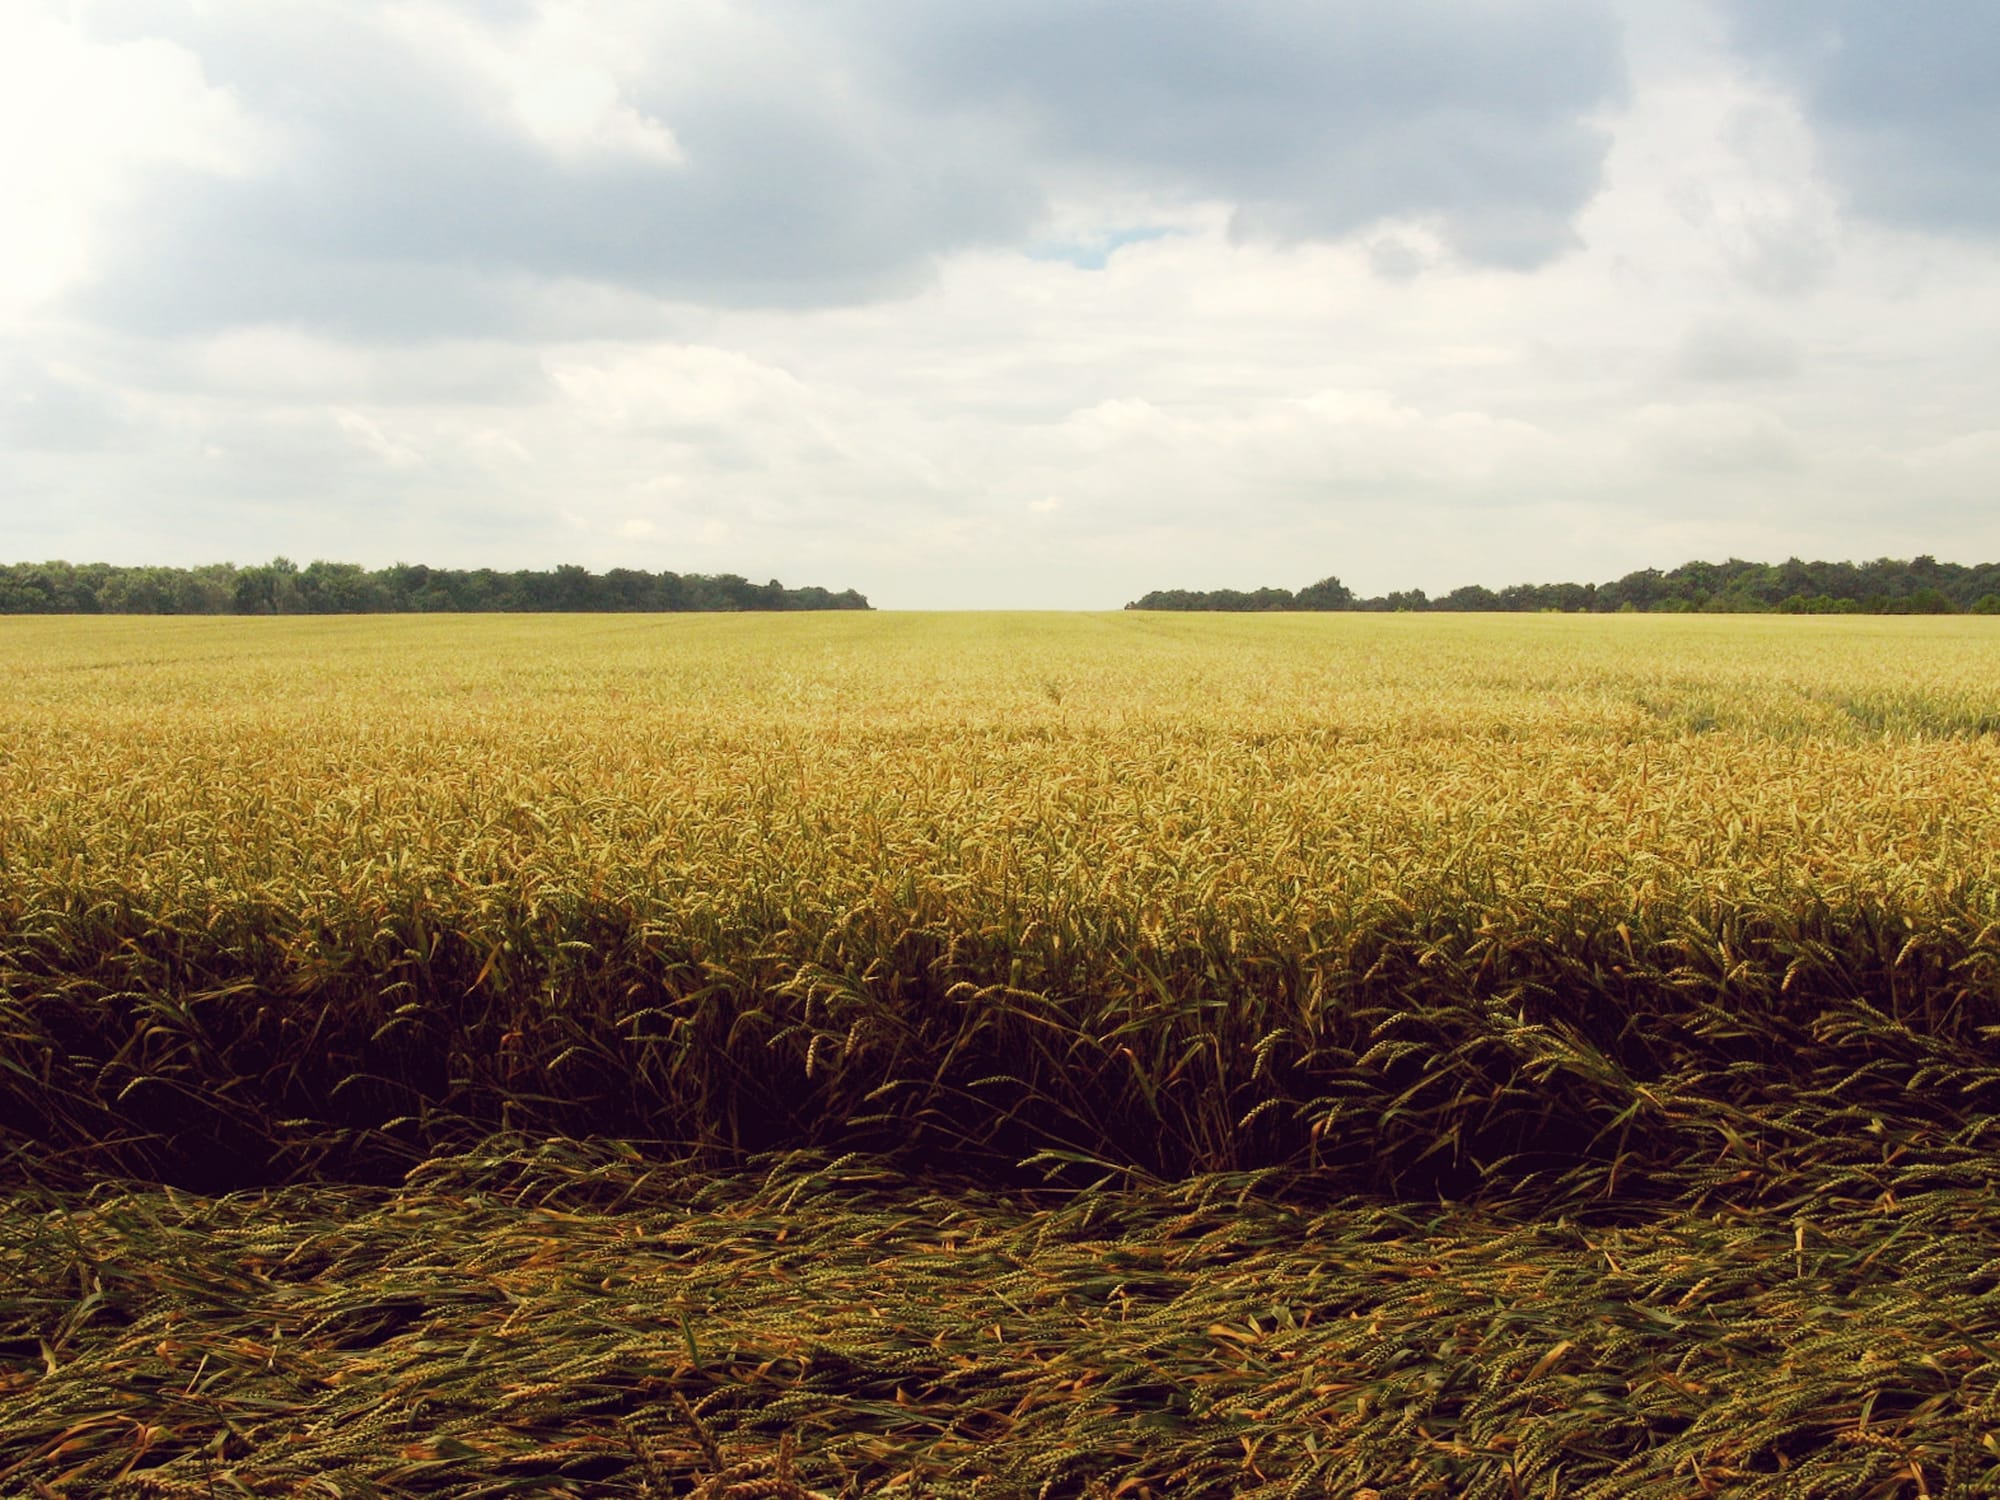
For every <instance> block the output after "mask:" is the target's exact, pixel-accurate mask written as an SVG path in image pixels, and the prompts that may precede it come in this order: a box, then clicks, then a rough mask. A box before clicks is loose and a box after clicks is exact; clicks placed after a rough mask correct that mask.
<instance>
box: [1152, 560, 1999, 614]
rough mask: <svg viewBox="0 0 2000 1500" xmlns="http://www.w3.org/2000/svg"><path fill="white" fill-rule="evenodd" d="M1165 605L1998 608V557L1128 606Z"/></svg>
mask: <svg viewBox="0 0 2000 1500" xmlns="http://www.w3.org/2000/svg"><path fill="white" fill-rule="evenodd" d="M1125 607H1126V608H1127V609H1162V610H1230V611H1242V610H1382V611H1386V610H1482V611H1485V610H1515V611H1534V610H1562V611H1565V612H1571V613H1583V612H1590V613H1596V614H1609V613H1616V612H1621V611H1633V610H1638V611H1646V612H1649V613H1654V614H1662V613H1687V612H1690V611H1702V612H1704V613H1708V614H1752V613H1780V614H1806V615H1834V614H1876V615H1912V614H1917V615H1925V614H1930V615H1947V614H1958V613H1961V612H1964V613H1969V614H1986V615H1991V614H2000V563H1979V564H1976V565H1973V566H1970V567H1967V566H1965V565H1962V564H1960V563H1941V562H1939V561H1938V560H1937V559H1936V558H1934V557H1930V556H1923V557H1914V558H1911V559H1910V560H1909V561H1907V562H1902V561H1899V560H1897V559H1895V558H1889V557H1883V558H1878V559H1876V560H1875V561H1874V562H1864V563H1851V562H1838V563H1832V562H1800V561H1799V560H1798V559H1797V558H1796V557H1794V558H1788V559H1787V560H1786V561H1784V562H1781V563H1754V562H1744V561H1743V560H1742V559H1741V558H1735V557H1732V558H1731V559H1729V561H1728V562H1721V563H1707V562H1691V563H1683V564H1681V566H1679V567H1678V568H1675V569H1674V570H1673V571H1672V572H1671V573H1662V572H1661V571H1660V570H1659V569H1657V568H1646V569H1643V570H1641V571H1640V572H1637V573H1627V574H1626V575H1625V576H1624V577H1623V578H1620V579H1618V580H1617V581H1615V582H1613V583H1516V584H1511V585H1509V586H1508V587H1506V588H1504V589H1500V590H1498V591H1497V592H1496V591H1495V590H1493V589H1489V588H1484V587H1482V586H1481V585H1479V584H1476V583H1472V584H1467V585H1465V586H1464V587H1463V588H1456V589H1453V590H1452V591H1451V592H1450V593H1448V594H1446V595H1444V596H1443V597H1441V598H1437V599H1432V598H1429V597H1427V596H1426V595H1425V593H1424V591H1423V590H1422V589H1406V590H1403V591H1401V592H1399V593H1393V594H1385V595H1383V596H1381V597H1380V598H1376V599H1359V598H1356V597H1355V594H1354V591H1353V590H1352V589H1350V588H1348V587H1347V586H1346V585H1345V584H1343V583H1342V582H1341V581H1340V580H1339V579H1338V578H1330V577H1329V578H1322V579H1321V580H1320V581H1319V582H1318V583H1314V584H1309V585H1307V586H1306V587H1305V588H1302V589H1300V590H1299V591H1298V592H1297V593H1296V594H1295V593H1293V592H1292V591H1291V590H1290V589H1274V588H1263V589H1255V590H1252V591H1250V592H1247V593H1246V592H1244V591H1243V590H1241V589H1213V590H1210V591H1207V592H1202V591H1199V590H1191V589H1157V590H1155V591H1154V592H1152V593H1150V594H1147V595H1146V596H1145V597H1144V598H1141V599H1136V600H1134V601H1133V602H1132V603H1130V604H1128V605H1126V606H1125Z"/></svg>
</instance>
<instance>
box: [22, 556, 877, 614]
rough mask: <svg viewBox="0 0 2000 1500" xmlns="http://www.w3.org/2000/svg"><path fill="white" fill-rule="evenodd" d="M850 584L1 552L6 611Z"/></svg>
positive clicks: (402, 601) (735, 601) (574, 597)
mask: <svg viewBox="0 0 2000 1500" xmlns="http://www.w3.org/2000/svg"><path fill="white" fill-rule="evenodd" d="M870 607H871V606H870V605H869V603H868V601H867V600H866V599H865V598H863V597H862V596H861V595H860V594H858V593H856V592H855V591H854V590H853V589H844V590H842V591H841V592H840V593H837V594H836V593H833V592H831V591H829V590H827V589H823V588H797V589H788V588H786V587H785V586H784V585H783V584H781V583H779V582H778V580H777V579H775V578H774V579H772V580H771V581H770V582H769V583H751V582H750V581H749V580H748V579H746V578H739V577H738V576H737V575H736V574H734V573H713V574H707V573H647V572H643V571H641V570H638V569H634V568H612V569H610V570H609V571H608V572H604V573H593V572H591V571H590V570H589V569H587V568H581V567H577V566H575V565H574V564H564V565H563V566H561V567H557V568H553V569H547V570H541V571H537V570H534V569H527V568H524V569H520V570H518V571H515V572H499V571H496V570H495V569H492V568H432V567H426V566H425V565H423V564H422V563H395V564H393V565H392V566H390V567H386V568H376V569H369V568H364V567H362V566H360V565H359V564H358V563H338V562H314V563H308V564H307V565H306V566H305V567H303V568H301V567H299V566H298V565H297V564H296V563H294V562H292V561H291V560H290V559H289V558H284V557H279V558H274V559H272V560H271V561H270V562H268V563H260V564H257V565H256V566H253V567H244V568H239V567H237V566H236V565H235V564H234V563H210V564H207V565H205V566H203V567H196V568H165V567H136V568H123V567H116V566H113V565H112V564H110V563H75V564H72V563H66V562H47V563H17V564H13V565H8V564H4V563H0V614H16V615H22V614H26V615H45V614H48V615H60V614H71V615H100V614H102V615H360V614H412V613H419V612H429V611H447V610H452V611H464V612H468V613H488V612H496V611H522V612H527V611H548V612H557V613H576V612H585V611H604V612H612V611H617V612H627V613H639V614H652V613H671V612H679V611H686V610H769V609H868V608H870Z"/></svg>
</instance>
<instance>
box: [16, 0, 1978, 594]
mask: <svg viewBox="0 0 2000 1500" xmlns="http://www.w3.org/2000/svg"><path fill="white" fill-rule="evenodd" d="M1996 77H2000V6H1995V5H1993V4H1992V3H1991V0H1924V3H1923V4H1921V5H1910V6H1889V5H1883V4H1880V3H1879V0H1825V3H1818V4H1813V5H1790V4H1786V5H1780V4H1775V3H1769V0H1728V3H1725V0H1718V3H1715V4H1712V5H1709V4H1703V3H1699V0H1690V3H1682V0H1672V3H1669V0H1634V3H1628V4H1617V3H1591V0H1429V3H1411V4H1403V5H1394V6H1391V5H1385V4H1381V3H1377V0H1228V3H1223V0H1215V3H1210V4H1196V3H1192V0H990V3H989V0H978V3H967V4H938V3H935V0H736V3H723V0H631V3H622V0H589V3H568V0H408V3H371V0H285V3H282V4H276V3H272V0H107V3H90V0H77V3H62V0H5V3H4V4H0V141H4V143H5V149H4V151H0V561H18V560H26V559H36V560H39V559H43V558H51V557H67V558H69V559H71V560H73V561H85V560H105V561H112V562H121V563H136V562H171V563H179V564H189V563H196V562H204V561H219V560H224V559H228V560H233V561H236V562H240V563H248V562H256V561H263V560H266V559H268V558H270V557H271V556H273V555H276V554H280V553H282V554H285V555H288V556H290V557H292V558H294V559H296V560H297V561H300V562H305V561H309V560H311V559H313V558H319V557H324V558H330V559H340V560H349V561H356V562H362V563H367V564H369V565H372V566H379V565H382V564H385V563H388V562H392V561H396V560H399V559H400V560H406V561H424V562H431V563H435V564H444V565H454V566H467V567H471V566H496V567H548V566H552V565H554V564H556V563H558V562H580V563H583V564H585V565H587V566H589V567H592V568H596V569H603V568H607V567H614V566H628V567H644V568H649V569H660V568H671V569H673V570H676V571H680V572H735V573H742V574H746V575H749V576H751V577H752V578H754V579H756V580H758V581H760V582H761V581H762V580H764V579H765V578H769V577H773V576H775V577H778V578H781V579H782V580H784V581H785V582H786V583H790V584H803V583H819V584H824V585H828V586H831V587H835V588H840V587H850V586H851V587H856V588H859V589H861V590H862V591H863V592H865V593H866V594H868V595H869V596H870V598H871V599H872V600H873V601H874V602H875V603H876V604H877V605H879V606H885V607H898V608H931V607H959V606H968V607H1056V608H1115V607H1116V606H1118V605H1120V604H1123V603H1124V602H1125V601H1126V600H1128V599H1130V598H1133V597H1135V596H1136V595H1137V594H1139V593H1142V592H1144V591H1145V590H1147V589H1150V588H1156V587H1223V586H1235V587H1253V586H1257V585H1261V584H1281V585H1285V586H1288V587H1298V586H1300V585H1303V584H1306V583H1309V582H1311V581H1313V580H1314V579H1317V578H1320V577H1322V576H1324V575H1327V574H1330V573H1331V574H1337V575H1339V576H1340V577H1341V578H1343V579H1344V580H1345V581H1346V582H1347V583H1348V584H1350V585H1351V586H1353V587H1355V588H1357V589H1358V590H1360V591H1362V592H1364V593H1380V592H1383V591H1386V590H1388V589H1391V588H1402V587H1410V586H1417V587H1423V588H1426V589H1428V590H1430V591H1431V592H1433V593H1438V592H1442V591H1444V590H1446V589H1449V588H1451V587H1453V586H1455V585H1458V584H1463V583H1473V582H1477V583H1485V584H1488V585H1493V586H1498V585H1502V584H1506V583H1511V582H1523V581H1546V580H1552V579H1585V580H1602V579H1606V578H1611V577H1615V576H1617V575H1619V574H1621V573H1624V572H1628V571H1630V570H1632V569H1634V568H1640V567H1647V566H1659V567H1671V566H1673V565H1675V564H1677V563H1681V562H1684V561H1687V560H1688V559H1690V558H1694V557H1705V558H1718V559H1719V558H1721V557H1724V556H1728V555H1732V554H1733V555H1737V556H1744V557H1754V558H1763V559H1772V560H1776V559H1782V558H1784V557H1785V556H1787V555H1790V554H1794V553H1796V554H1800V555H1803V556H1807V557H1827V558H1865V557H1876V556H1882V555H1891V556H1909V555H1911V554H1913V553H1918V552H1929V553H1933V554H1935V555H1936V556H1938V557H1940V558H1943V559H1946V560H1952V561H1961V562H1972V561H1985V560H1991V559H1995V558H2000V359H1996V354H1995V351H1996V350H2000V150H1996V149H1995V147H1994V142H1995V141H2000V89H1996V88H1995V86H1994V82H1993V80H1994V79H1995V78H1996Z"/></svg>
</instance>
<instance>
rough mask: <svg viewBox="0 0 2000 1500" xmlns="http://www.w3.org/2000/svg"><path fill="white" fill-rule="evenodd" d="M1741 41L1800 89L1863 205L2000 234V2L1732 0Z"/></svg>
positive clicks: (1831, 160) (1909, 218) (1902, 217)
mask: <svg viewBox="0 0 2000 1500" xmlns="http://www.w3.org/2000/svg"><path fill="white" fill-rule="evenodd" d="M1723 9H1724V11H1725V13H1726V15H1727V16H1728V18H1729V21H1730V23H1731V29H1732V32H1733V35H1734V38H1735V40H1736V42H1737V43H1738V45H1739V46H1740V47H1741V48H1742V49H1743V51H1744V53H1745V54H1746V55H1747V56H1748V57H1749V58H1750V59H1752V60H1753V61H1755V62H1757V63H1759V64H1761V65H1762V66H1764V67H1765V68H1767V69H1769V70H1770V71H1771V72H1772V73H1773V75H1774V76H1776V77H1777V78H1778V79H1780V80H1781V81H1782V82H1783V83H1784V84H1785V85H1786V86H1787V87H1789V88H1790V89H1792V90H1794V91H1795V92H1796V94H1797V97H1798V99H1799V101H1800V103H1801V105H1802V106H1803V108H1804V109H1805V110H1806V112H1807V115H1808V117H1809V118H1810V119H1811V121H1812V124H1813V126H1814V129H1815V132H1816V134H1817V135H1818V137H1819V141H1820V148H1821V151H1822V153H1823V155H1824V158H1825V161H1826V165H1827V167H1828V169H1829V170H1830V171H1831V173H1832V174H1833V176H1834V177H1835V179H1836V181H1837V182H1838V183H1839V185H1840V186H1841V188H1842V189H1843V190H1844V192H1845V193H1846V195H1847V197H1848V200H1849V202H1850V203H1851V205H1852V207H1853V208H1854V209H1855V210H1856V211H1857V212H1859V213H1861V214H1864V215H1866V216H1868V217H1871V218H1875V219H1879V220H1882V221H1884V222H1888V223H1893V224H1898V225H1903V226H1907V227H1912V228H1918V229H1928V230H1943V231H1948V232H1956V233H1973V234H1979V235H1993V234H1996V233H2000V153H1996V152H1995V150H1994V142H1995V141H1996V140H2000V90H1996V88H1995V84H1994V80H1995V78H1996V76H2000V7H1995V6H1993V5H1992V4H1990V3H1987V0H1924V3H1922V4H1919V5H1881V4H1876V3H1872V0H1823V3H1819V4H1814V5H1774V4H1770V3H1767V0H1727V3H1726V4H1725V5H1724V7H1723Z"/></svg>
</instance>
